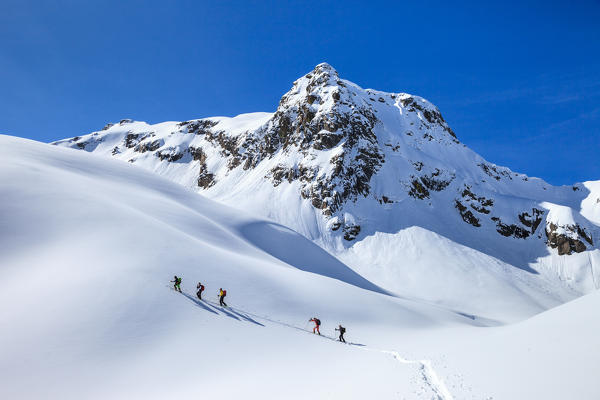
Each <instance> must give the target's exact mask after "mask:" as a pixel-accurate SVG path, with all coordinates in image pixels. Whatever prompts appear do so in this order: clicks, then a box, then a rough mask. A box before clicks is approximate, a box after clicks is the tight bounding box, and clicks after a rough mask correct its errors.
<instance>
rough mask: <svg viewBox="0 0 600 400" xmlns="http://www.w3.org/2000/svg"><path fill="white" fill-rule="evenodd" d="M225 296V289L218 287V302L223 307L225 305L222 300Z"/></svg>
mask: <svg viewBox="0 0 600 400" xmlns="http://www.w3.org/2000/svg"><path fill="white" fill-rule="evenodd" d="M225 296H227V290H223V288H219V304H220V305H221V306H223V307H227V304H225V301H224V300H223V299H224V298H225Z"/></svg>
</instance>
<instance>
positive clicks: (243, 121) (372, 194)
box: [55, 63, 600, 318]
mask: <svg viewBox="0 0 600 400" xmlns="http://www.w3.org/2000/svg"><path fill="white" fill-rule="evenodd" d="M55 144H57V145H59V146H66V147H72V148H76V149H83V150H86V151H90V152H93V153H95V154H101V155H104V156H108V157H114V158H117V159H120V160H123V161H127V162H129V163H132V164H134V165H136V166H140V167H142V168H145V169H148V170H151V171H153V172H155V173H158V174H159V175H161V176H163V177H166V178H168V179H170V180H172V181H174V182H177V183H180V184H182V185H184V186H186V187H188V188H192V189H193V190H196V191H198V192H200V193H202V194H203V195H205V196H207V197H210V198H213V199H215V200H218V201H220V202H223V203H226V204H228V205H231V206H234V207H236V208H240V209H243V210H245V211H250V212H253V213H255V214H257V215H261V216H264V217H267V218H269V219H273V220H275V221H276V222H278V223H280V224H282V225H284V226H287V227H289V228H290V229H292V230H294V231H296V232H298V233H300V234H301V235H303V236H305V237H306V238H308V239H310V240H312V241H314V242H315V243H317V244H318V245H319V246H321V247H323V248H324V249H325V250H326V251H328V252H330V253H331V254H333V255H334V256H336V257H338V258H342V259H345V260H348V257H347V255H348V254H354V253H356V251H353V248H355V247H360V248H361V249H363V250H364V251H366V252H368V253H370V254H372V253H375V252H376V251H379V250H378V249H380V248H382V246H381V245H380V244H378V243H377V240H373V238H374V237H375V238H380V237H393V236H394V235H396V234H398V233H399V232H407V229H410V228H411V227H413V226H416V227H421V228H424V229H426V230H429V231H432V232H434V233H435V234H437V237H441V238H444V239H448V240H450V241H451V242H453V243H454V244H456V246H457V247H459V248H460V247H461V246H466V247H468V248H471V249H474V250H476V252H475V253H473V254H479V253H483V254H486V255H488V256H491V257H492V258H493V259H496V260H498V261H499V262H501V263H503V264H504V265H505V266H506V267H507V268H508V269H507V270H506V271H510V269H518V270H521V271H525V272H526V273H528V274H530V275H531V278H532V279H528V281H530V282H531V285H532V286H533V289H532V290H533V292H534V293H539V292H552V293H553V294H550V297H555V298H554V299H553V300H551V301H548V302H545V301H544V302H543V303H544V304H557V302H562V301H564V300H567V299H572V298H574V297H575V296H577V295H580V294H582V293H587V292H588V291H589V290H590V289H592V288H595V286H596V285H595V280H594V278H593V275H594V273H593V270H594V267H593V265H596V264H593V263H594V261H593V260H594V259H597V258H598V257H600V251H599V249H598V243H599V240H598V237H599V235H600V232H599V230H598V226H599V224H600V222H598V221H600V217H598V215H600V212H598V210H599V209H600V206H599V204H600V202H598V201H597V198H599V197H600V196H599V195H597V194H594V193H598V190H597V188H596V186H597V185H596V183H597V182H588V183H585V184H575V185H573V186H561V187H555V186H552V185H549V184H548V183H546V182H544V181H543V180H542V179H539V178H531V177H528V176H526V175H523V174H520V173H516V172H513V171H511V170H510V169H509V168H507V167H502V166H498V165H495V164H493V163H491V162H489V161H487V160H484V159H483V158H482V157H481V156H479V155H478V154H476V153H474V152H473V151H472V150H470V149H469V148H468V147H467V146H466V145H465V144H463V143H461V142H460V141H459V140H458V138H457V135H456V134H455V132H454V131H452V129H451V128H450V126H449V125H448V123H447V122H446V121H445V120H444V118H443V117H442V113H441V112H440V110H438V109H437V107H435V106H434V105H433V104H431V103H430V102H428V101H427V100H425V99H423V98H421V97H419V96H414V95H410V94H406V93H387V92H381V91H377V90H372V89H363V88H361V87H359V86H358V85H356V84H354V83H352V82H349V81H347V80H344V79H342V78H341V77H340V76H339V74H338V72H337V71H336V70H335V69H334V68H333V67H332V66H330V65H329V64H326V63H322V64H319V65H317V66H316V67H315V68H314V70H312V71H311V72H309V73H308V74H306V75H304V76H302V77H300V78H299V79H297V80H296V81H295V82H294V83H293V85H292V88H291V89H290V90H289V91H288V92H287V93H286V94H284V95H283V96H282V98H281V101H280V102H279V104H278V106H277V109H276V110H275V112H274V113H253V114H242V115H239V116H237V117H233V118H226V117H215V118H205V119H197V120H190V121H184V122H165V123H161V124H155V125H150V124H146V123H144V122H134V121H131V120H123V121H121V122H120V123H118V124H114V125H110V126H107V127H106V129H104V130H102V131H98V132H94V133H92V134H89V135H84V136H81V137H76V138H72V139H65V140H62V141H59V142H56V143H55ZM544 204H552V205H553V206H552V207H549V208H548V207H544ZM561 207H562V208H565V209H568V210H569V211H568V213H571V214H572V215H577V216H578V217H577V220H578V221H579V222H578V223H576V224H570V223H567V222H565V223H558V224H557V223H555V222H552V221H553V220H554V219H555V218H554V217H553V215H554V214H555V213H556V211H553V210H557V209H559V208H561ZM561 215H565V214H564V213H561ZM579 216H580V217H581V218H579ZM409 232H410V231H409ZM379 233H381V234H383V235H378V234H379ZM365 243H370V245H371V248H370V249H365ZM413 243H414V246H417V247H418V248H419V249H420V250H421V251H423V252H427V251H428V250H429V249H432V248H435V247H436V246H438V243H437V242H436V241H435V240H434V241H433V242H429V241H426V242H419V241H413ZM565 256H567V257H569V259H568V260H564V259H563V257H565ZM398 257H401V255H397V257H391V256H387V257H384V258H386V259H387V260H388V261H387V263H388V264H387V265H385V266H382V268H383V269H385V270H387V271H389V272H390V274H389V276H387V277H386V279H385V280H379V278H381V274H380V271H378V270H376V269H375V268H372V265H371V263H370V262H369V261H368V260H365V259H364V258H363V260H364V261H362V263H361V264H360V265H358V264H357V262H351V264H352V265H353V267H355V268H357V270H358V269H359V270H360V271H361V274H362V275H363V277H365V278H367V279H369V280H372V281H374V280H378V281H377V284H378V285H379V286H381V287H382V288H383V289H385V290H395V293H397V294H400V295H403V296H406V295H408V291H404V290H403V288H402V280H401V279H402V276H403V274H396V275H394V274H392V273H391V271H394V270H398V268H397V264H398V263H399V262H398ZM358 259H360V258H357V259H356V260H358ZM585 260H588V261H585ZM438 262H439V263H440V264H441V265H442V266H443V265H445V264H446V263H448V262H449V261H448V260H439V261H438ZM599 262H600V261H599ZM483 268H486V267H485V266H484V267H483ZM421 272H423V274H421ZM413 273H414V274H415V275H414V279H417V280H424V281H425V280H427V281H429V279H430V275H431V274H430V273H428V272H426V271H425V270H424V269H420V268H418V267H414V268H413ZM464 273H465V274H468V272H467V271H466V270H465V272H464ZM508 274H509V275H511V276H513V275H514V274H512V272H508ZM538 277H539V279H537V278H538ZM456 278H457V279H458V280H461V279H463V278H464V280H469V279H470V277H469V275H465V276H457V277H456ZM500 279H501V281H503V280H504V278H500ZM536 279H537V282H536ZM490 284H491V285H492V286H491V287H489V288H487V289H488V290H489V292H493V287H494V286H496V284H498V282H494V283H490ZM499 284H502V283H501V282H500V283H499ZM392 288H394V289H392ZM465 290H466V291H467V292H468V293H470V294H471V295H472V296H473V295H475V293H474V292H473V291H472V290H471V289H469V288H466V289H465ZM484 291H485V289H484ZM436 295H437V294H436V293H426V292H423V293H422V294H421V295H420V296H422V297H420V298H423V299H424V298H432V297H435V296H436ZM532 295H533V296H534V297H536V296H538V294H532ZM544 296H545V295H543V297H544ZM526 297H527V296H526ZM546 297H547V296H546ZM438 300H439V301H441V302H442V303H444V304H454V303H453V302H454V300H455V299H452V298H438ZM487 301H488V300H486V302H484V303H486V304H487ZM489 301H492V302H493V299H489ZM523 309H524V310H525V309H527V310H535V309H538V307H537V306H533V307H531V305H524V307H523ZM497 311H499V312H501V311H500V310H497ZM493 313H494V312H492V314H493ZM488 317H489V318H492V316H491V315H490V316H488Z"/></svg>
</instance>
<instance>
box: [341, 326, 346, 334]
mask: <svg viewBox="0 0 600 400" xmlns="http://www.w3.org/2000/svg"><path fill="white" fill-rule="evenodd" d="M340 333H341V334H342V335H343V334H344V333H346V328H344V327H340Z"/></svg>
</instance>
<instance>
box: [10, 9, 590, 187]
mask: <svg viewBox="0 0 600 400" xmlns="http://www.w3.org/2000/svg"><path fill="white" fill-rule="evenodd" d="M455 3H460V4H455ZM1 4H2V12H1V13H0V72H1V73H0V133H3V134H10V135H16V136H23V137H28V138H32V139H36V140H41V141H51V140H55V139H60V138H64V137H70V136H75V135H80V134H85V133H89V132H91V131H94V130H98V129H100V128H102V126H104V124H105V123H107V122H111V121H118V120H120V119H122V118H133V119H136V120H143V121H148V122H151V123H155V122H161V121H165V120H187V119H192V118H201V117H209V116H217V115H227V116H233V115H236V114H239V113H243V112H252V111H274V110H275V108H276V107H277V103H278V102H279V98H280V97H281V95H282V94H283V93H285V92H286V91H287V90H289V88H290V87H291V85H292V82H293V81H294V80H295V79H296V78H298V77H300V76H301V75H303V74H304V73H306V72H308V71H309V70H311V69H312V68H313V67H314V66H315V65H316V64H318V63H320V62H323V61H327V62H328V63H330V64H331V65H333V66H334V67H335V68H336V69H337V70H338V72H339V73H340V76H341V77H342V78H345V79H348V80H351V81H353V82H355V83H357V84H359V85H360V86H362V87H370V88H374V89H379V90H385V91H394V92H408V93H412V94H417V95H420V96H423V97H425V98H427V99H428V100H430V101H431V102H433V103H434V104H436V105H437V106H438V107H439V108H440V110H441V111H442V114H443V115H444V117H445V118H446V120H447V121H448V122H449V124H450V125H451V126H452V128H453V129H454V131H455V132H456V134H457V135H458V137H459V139H460V140H462V141H463V142H464V143H465V144H467V145H468V146H470V147H471V148H473V149H474V150H475V151H477V152H478V153H480V154H481V155H482V156H484V157H485V158H486V159H488V160H489V161H491V162H494V163H496V164H500V165H505V166H508V167H510V168H511V169H513V170H515V171H518V172H524V173H527V174H529V175H532V176H539V177H542V178H544V179H546V180H548V181H549V182H550V183H553V184H570V183H574V182H575V181H583V180H591V179H600V160H599V159H598V155H599V154H600V2H599V1H578V0H570V1H558V2H553V1H540V2H526V1H515V2H507V1H503V2H497V3H496V4H488V2H481V1H476V2H449V1H442V2H433V1H431V2H430V1H406V2H405V1H389V2H377V1H369V2H367V1H357V2H352V1H344V2H341V1H336V2H334V1H296V2H283V1H269V2H267V1H265V2H252V1H214V2H203V1H160V2H154V1H37V2H33V1H27V0H16V1H15V0H8V1H7V0H3V1H2V3H1Z"/></svg>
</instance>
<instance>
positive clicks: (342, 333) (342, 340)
mask: <svg viewBox="0 0 600 400" xmlns="http://www.w3.org/2000/svg"><path fill="white" fill-rule="evenodd" d="M335 330H336V331H340V338H339V339H338V340H339V341H340V342H344V343H346V340H344V333H346V328H344V327H343V326H341V325H340V326H339V327H338V328H335Z"/></svg>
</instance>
